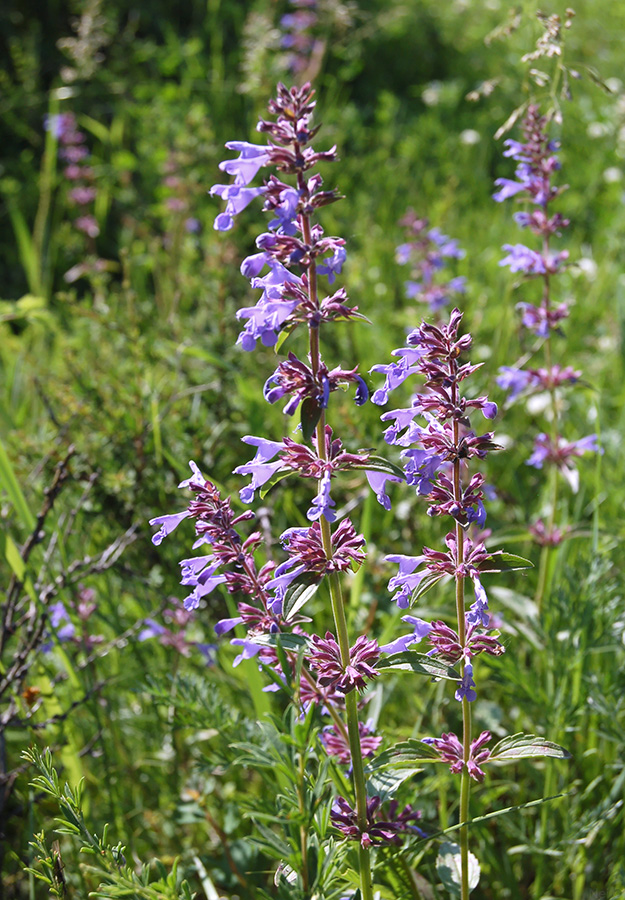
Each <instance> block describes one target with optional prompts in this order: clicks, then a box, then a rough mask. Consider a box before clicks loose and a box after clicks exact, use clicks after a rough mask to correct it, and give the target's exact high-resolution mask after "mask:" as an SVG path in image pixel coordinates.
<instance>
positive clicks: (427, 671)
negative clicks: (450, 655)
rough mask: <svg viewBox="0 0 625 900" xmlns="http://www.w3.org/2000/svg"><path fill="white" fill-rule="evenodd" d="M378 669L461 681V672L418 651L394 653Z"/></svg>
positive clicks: (383, 660) (382, 661) (380, 663)
mask: <svg viewBox="0 0 625 900" xmlns="http://www.w3.org/2000/svg"><path fill="white" fill-rule="evenodd" d="M376 668H377V669H401V670H402V671H404V672H418V673H419V674H420V675H431V676H432V677H433V678H449V679H451V680H452V681H459V680H460V678H461V675H460V672H458V671H457V669H454V668H453V667H452V666H448V665H447V664H446V663H443V662H441V661H440V660H438V659H432V657H431V656H426V654H425V653H418V652H417V651H416V650H403V651H402V652H401V653H393V654H392V656H387V657H386V658H385V659H382V660H380V662H379V663H378V664H377V666H376Z"/></svg>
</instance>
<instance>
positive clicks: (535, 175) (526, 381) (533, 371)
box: [493, 105, 599, 546]
mask: <svg viewBox="0 0 625 900" xmlns="http://www.w3.org/2000/svg"><path fill="white" fill-rule="evenodd" d="M522 132H523V140H522V141H517V140H507V141H506V142H505V144H506V150H505V152H504V156H508V157H512V158H513V159H514V160H515V161H516V162H517V168H516V172H515V179H514V180H513V179H509V178H498V179H497V180H496V182H495V184H496V185H497V187H498V190H497V191H496V193H495V194H493V198H494V199H495V200H497V201H498V202H502V201H504V200H507V199H508V198H511V197H515V198H516V199H518V200H522V201H524V202H525V203H526V204H528V208H527V209H525V210H522V211H520V212H517V213H515V215H514V218H515V220H516V222H517V224H518V225H520V227H521V228H527V229H528V231H530V232H531V233H532V234H533V235H534V236H535V238H536V239H537V244H538V249H534V248H532V247H527V246H525V245H524V244H515V245H510V244H506V245H505V246H504V248H503V249H504V250H505V251H507V255H506V256H505V257H504V258H503V259H502V260H501V262H500V265H502V266H509V267H510V270H511V271H512V272H520V273H522V274H523V275H524V276H525V278H528V279H536V278H538V279H540V280H541V281H542V286H543V288H542V293H541V299H540V302H539V303H538V304H534V303H529V302H521V303H519V304H518V309H519V310H520V312H521V321H522V324H523V326H524V327H525V328H526V329H528V331H530V332H532V333H533V334H535V335H536V336H537V337H539V338H542V339H543V341H544V342H545V346H546V350H545V357H546V360H547V365H545V366H541V367H528V366H525V367H522V366H521V365H517V366H504V367H503V368H502V369H500V374H499V377H498V379H497V383H498V385H499V386H500V387H501V388H503V389H504V390H505V391H507V393H508V398H509V400H510V401H512V400H515V399H516V398H517V397H519V396H521V395H523V396H525V395H529V394H531V393H536V392H547V393H548V394H549V395H550V396H551V406H552V433H551V434H550V435H547V434H545V433H542V434H539V435H538V436H537V437H536V438H535V441H534V449H533V452H532V454H531V456H530V457H529V459H528V460H527V465H529V466H534V467H535V468H538V469H540V468H542V467H543V466H544V465H545V464H551V465H553V466H555V467H556V468H557V469H558V470H559V471H560V473H561V474H562V475H563V476H564V477H565V479H566V480H567V481H568V483H569V484H570V486H571V488H572V489H573V491H576V490H577V487H578V483H579V475H578V472H577V469H576V467H575V464H574V462H573V460H574V458H575V457H578V456H581V455H583V454H584V453H586V452H589V451H597V450H599V446H598V443H597V438H596V436H595V435H589V436H588V437H585V438H582V439H580V440H578V441H573V442H568V441H566V440H565V439H564V438H563V437H561V436H560V435H559V434H558V413H559V401H558V399H557V398H558V395H559V392H560V389H561V388H563V387H565V386H568V385H572V384H576V383H577V382H578V381H579V378H580V376H581V372H579V371H578V370H576V369H573V367H572V366H564V367H562V366H560V365H558V364H555V363H553V362H552V361H551V359H552V353H551V348H550V343H551V336H552V334H553V333H554V332H555V331H556V330H558V328H559V325H560V323H561V322H562V321H563V320H564V319H565V318H566V317H567V316H568V314H569V309H568V305H567V304H566V303H559V304H558V305H554V303H553V299H552V296H551V294H552V291H551V288H552V285H551V279H552V277H553V276H554V275H557V274H558V273H559V272H560V271H561V270H562V268H563V266H564V264H565V262H566V260H567V258H568V252H567V251H566V250H561V251H559V252H555V251H553V250H552V249H551V240H552V238H553V237H554V236H559V235H560V234H561V231H562V229H564V228H566V227H567V226H568V225H569V220H568V219H566V218H565V217H564V216H563V215H562V214H561V213H560V212H554V211H553V209H552V202H553V201H554V200H555V199H556V198H558V197H559V196H560V195H561V194H562V192H563V191H564V190H565V189H566V186H565V185H556V184H554V183H553V177H554V175H555V174H556V173H557V172H558V171H559V170H560V162H559V160H558V156H557V154H558V150H559V145H558V143H557V142H555V141H553V140H551V139H550V138H549V135H548V134H547V118H546V117H545V116H541V115H540V111H539V109H538V107H537V106H535V105H531V106H530V107H529V108H528V111H527V114H526V116H525V119H524V120H523V125H522ZM554 515H555V510H552V513H551V519H552V521H550V523H549V525H545V523H544V522H543V521H542V520H540V519H539V520H538V522H536V523H535V526H533V527H532V528H531V529H530V531H531V533H532V534H533V535H534V536H535V537H536V540H537V542H538V543H540V544H542V545H543V546H556V545H557V544H558V543H560V541H561V540H562V539H563V537H564V536H565V534H566V532H565V531H564V530H562V529H559V528H557V526H556V525H555V522H554V521H553V517H554Z"/></svg>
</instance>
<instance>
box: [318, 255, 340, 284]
mask: <svg viewBox="0 0 625 900" xmlns="http://www.w3.org/2000/svg"><path fill="white" fill-rule="evenodd" d="M346 256H347V253H346V251H345V248H344V247H335V249H334V253H333V254H332V256H331V257H329V258H328V259H324V260H322V261H321V262H320V263H319V264H318V265H317V272H319V274H320V275H327V276H328V281H329V283H330V284H334V282H335V280H336V276H337V275H340V274H341V271H342V269H343V263H344V262H345V258H346Z"/></svg>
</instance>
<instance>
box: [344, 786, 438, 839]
mask: <svg viewBox="0 0 625 900" xmlns="http://www.w3.org/2000/svg"><path fill="white" fill-rule="evenodd" d="M381 805H382V800H381V798H380V797H368V798H367V824H366V828H365V829H361V828H360V826H359V825H358V815H357V813H356V810H355V809H353V807H351V806H350V805H349V803H348V802H347V800H345V798H344V797H337V799H336V801H335V803H334V805H333V807H332V810H331V812H330V819H331V822H332V824H333V825H334V827H335V828H336V829H338V831H340V832H341V834H343V836H344V837H346V838H348V840H352V841H359V842H360V844H361V846H363V847H375V846H379V845H380V844H395V845H400V844H401V842H402V838H401V835H402V834H403V835H406V834H416V835H418V836H419V837H425V836H426V835H425V833H424V832H423V831H422V829H421V828H419V827H418V826H417V825H415V824H414V823H415V822H418V821H419V820H420V819H421V813H420V812H419V811H417V810H413V808H412V807H411V806H406V807H405V808H404V809H403V810H402V812H401V813H400V814H399V815H398V808H399V806H398V803H397V801H396V800H392V801H391V802H390V804H389V811H388V818H387V819H384V818H383V817H382V814H381V809H380V807H381Z"/></svg>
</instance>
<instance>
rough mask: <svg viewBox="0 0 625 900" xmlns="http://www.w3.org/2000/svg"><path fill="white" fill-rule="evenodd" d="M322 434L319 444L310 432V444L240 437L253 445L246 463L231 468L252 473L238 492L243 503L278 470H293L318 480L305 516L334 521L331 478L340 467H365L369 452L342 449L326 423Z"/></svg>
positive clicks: (290, 439)
mask: <svg viewBox="0 0 625 900" xmlns="http://www.w3.org/2000/svg"><path fill="white" fill-rule="evenodd" d="M324 438H325V439H324V440H322V441H321V447H320V446H319V435H318V434H313V436H312V444H313V446H312V447H308V446H306V444H300V443H298V442H297V441H294V440H293V439H292V438H289V437H285V438H284V440H282V441H268V440H265V439H264V438H261V437H254V435H246V436H245V437H243V438H242V440H243V441H244V442H245V443H246V444H251V445H252V446H253V447H256V448H257V449H256V453H255V454H254V458H253V459H252V460H251V461H250V462H249V463H245V464H244V465H242V466H237V468H236V469H235V470H234V471H235V472H236V473H237V474H239V475H251V476H252V481H251V483H250V484H249V485H247V487H244V488H242V490H241V492H240V496H241V500H242V501H243V503H251V502H252V500H253V499H254V493H255V491H257V490H258V489H259V488H261V487H263V485H265V484H267V482H269V481H270V480H271V479H272V478H273V477H274V475H277V474H278V473H279V472H282V473H284V472H287V473H290V472H296V473H297V474H298V475H299V476H300V477H301V478H307V479H314V480H316V481H317V483H318V489H317V496H316V497H315V498H314V500H313V503H312V506H311V507H310V509H309V510H308V512H307V514H306V515H307V517H308V519H310V521H311V522H312V521H314V520H316V519H319V518H320V516H322V515H323V516H325V518H326V519H327V520H328V521H329V522H334V521H335V519H336V513H335V512H334V506H335V505H336V504H335V502H334V500H333V499H332V497H331V496H330V486H331V480H332V478H333V477H334V476H335V474H336V473H337V472H338V471H340V470H345V469H352V468H354V467H357V468H364V467H366V463H367V461H368V459H369V456H370V454H369V452H368V451H361V452H359V453H348V452H347V451H346V450H344V449H343V442H342V441H341V439H340V438H334V437H333V434H332V429H331V427H330V426H329V425H326V427H325V429H324ZM276 457H277V459H276Z"/></svg>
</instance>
